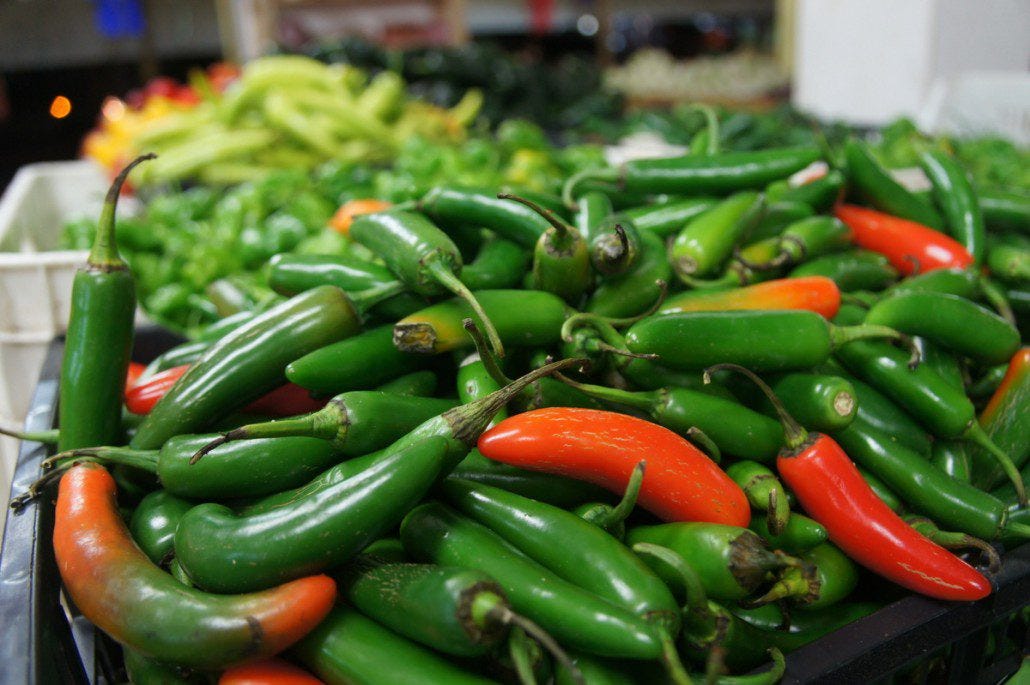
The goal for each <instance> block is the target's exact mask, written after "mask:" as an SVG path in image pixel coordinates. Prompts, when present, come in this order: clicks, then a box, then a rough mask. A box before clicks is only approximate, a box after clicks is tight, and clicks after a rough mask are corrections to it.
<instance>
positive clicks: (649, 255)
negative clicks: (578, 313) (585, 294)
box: [585, 230, 672, 318]
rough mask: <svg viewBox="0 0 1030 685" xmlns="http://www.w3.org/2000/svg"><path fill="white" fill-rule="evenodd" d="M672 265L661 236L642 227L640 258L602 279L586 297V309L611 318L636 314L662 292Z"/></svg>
mask: <svg viewBox="0 0 1030 685" xmlns="http://www.w3.org/2000/svg"><path fill="white" fill-rule="evenodd" d="M671 278H672V267H671V266H670V265H669V259H668V257H667V256H666V252H665V244H664V243H663V242H662V239H661V237H660V236H658V235H657V234H654V233H650V232H648V231H647V230H642V231H640V258H639V259H637V261H636V263H635V264H634V265H633V266H632V267H631V268H630V270H629V271H627V272H625V273H622V274H619V275H618V276H612V277H609V278H605V279H602V280H601V281H600V283H598V285H597V287H596V288H595V289H594V291H593V293H592V294H591V295H590V299H589V300H587V304H586V308H585V309H586V311H588V312H590V313H592V314H597V315H599V316H606V317H612V318H625V317H630V316H636V315H638V314H640V313H642V312H644V311H646V310H647V308H648V307H649V306H650V305H651V304H653V303H654V302H655V301H657V300H658V298H659V297H660V296H661V294H662V285H661V284H662V283H668V282H669V280H670V279H671Z"/></svg>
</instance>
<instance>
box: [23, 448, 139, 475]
mask: <svg viewBox="0 0 1030 685" xmlns="http://www.w3.org/2000/svg"><path fill="white" fill-rule="evenodd" d="M158 455H159V452H158V451H157V450H130V449H124V448H120V447H83V448H80V449H74V450H68V451H66V452H59V453H57V454H55V455H53V456H52V457H47V458H46V459H44V460H43V461H42V462H40V464H39V465H40V467H42V468H43V469H44V470H48V469H51V468H54V467H57V468H60V467H62V466H63V465H64V464H65V463H67V462H68V461H69V460H72V461H74V460H75V459H77V458H79V457H90V461H96V462H99V463H101V464H120V465H121V466H131V467H132V468H135V469H139V470H141V471H146V472H147V473H153V474H156V473H157V461H158Z"/></svg>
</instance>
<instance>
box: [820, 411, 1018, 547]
mask: <svg viewBox="0 0 1030 685" xmlns="http://www.w3.org/2000/svg"><path fill="white" fill-rule="evenodd" d="M834 437H835V438H836V440H837V441H838V442H839V443H840V445H841V446H842V447H843V448H844V450H845V451H846V452H847V453H848V455H849V456H850V457H851V458H852V459H853V460H854V461H855V463H856V464H858V465H859V466H861V467H863V468H865V469H868V470H869V471H870V472H871V473H872V474H873V475H875V476H876V477H877V478H880V479H883V480H884V481H885V483H886V485H887V487H889V488H890V489H891V490H892V491H895V492H897V493H898V494H899V495H900V496H901V497H902V498H903V499H904V501H905V502H906V503H907V504H908V505H909V506H911V507H912V508H913V509H915V510H916V511H919V512H921V513H923V514H926V515H927V516H929V517H931V518H932V519H934V520H935V521H940V522H941V523H942V524H943V525H945V526H948V527H949V528H955V529H957V530H961V531H963V532H966V533H969V534H970V535H975V536H976V537H980V538H985V539H987V540H993V539H995V538H997V537H998V535H1000V534H1001V532H1002V531H1003V530H1004V529H1005V528H1006V524H1007V517H1006V506H1005V504H1004V503H1003V502H1001V501H1000V500H998V499H997V498H995V497H992V496H991V495H989V494H988V493H986V492H983V491H982V490H979V489H977V488H975V487H973V486H972V485H970V484H969V483H964V482H962V481H960V480H957V479H955V478H951V477H950V476H949V475H948V474H946V473H944V472H943V471H941V470H940V469H938V468H936V467H935V466H934V465H933V464H931V463H930V462H929V461H927V460H926V459H925V458H924V457H923V456H922V455H919V454H917V453H915V452H912V451H911V450H909V449H908V448H906V447H904V446H902V445H900V444H897V443H894V442H893V441H892V440H891V436H889V435H885V434H884V433H882V432H880V431H879V430H877V429H876V428H875V427H873V426H870V425H866V424H865V422H864V421H863V419H862V417H861V416H858V417H856V418H855V421H854V422H852V424H851V425H850V426H848V427H847V428H845V429H844V430H842V431H838V432H837V433H835V434H834Z"/></svg>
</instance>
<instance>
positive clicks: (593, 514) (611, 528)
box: [572, 461, 646, 540]
mask: <svg viewBox="0 0 1030 685" xmlns="http://www.w3.org/2000/svg"><path fill="white" fill-rule="evenodd" d="M645 465H646V464H645V462H643V461H642V462H640V463H639V464H637V465H636V466H635V467H634V468H633V473H632V474H630V477H629V482H628V483H626V490H625V492H623V493H622V499H620V500H619V503H618V504H616V505H615V506H612V505H611V504H608V503H607V502H587V503H586V504H582V505H580V506H578V507H576V508H575V509H573V511H572V513H574V514H575V515H576V516H578V517H580V518H581V519H583V520H584V521H586V522H587V523H590V524H592V525H595V526H597V527H598V528H600V529H601V530H603V531H604V532H606V533H608V534H609V535H611V536H612V537H613V538H615V539H616V540H622V539H623V538H624V537H626V519H627V518H628V517H629V515H630V514H632V513H633V509H634V507H636V506H637V498H638V497H639V496H640V486H641V485H642V484H643V482H644V467H645Z"/></svg>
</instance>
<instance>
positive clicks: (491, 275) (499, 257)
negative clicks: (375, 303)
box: [396, 236, 529, 319]
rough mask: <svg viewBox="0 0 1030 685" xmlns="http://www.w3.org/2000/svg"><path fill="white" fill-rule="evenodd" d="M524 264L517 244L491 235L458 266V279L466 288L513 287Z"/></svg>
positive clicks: (526, 263)
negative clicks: (468, 260) (462, 264)
mask: <svg viewBox="0 0 1030 685" xmlns="http://www.w3.org/2000/svg"><path fill="white" fill-rule="evenodd" d="M527 266H529V254H528V253H527V252H526V251H525V250H524V249H522V247H521V246H520V245H519V244H518V243H514V242H512V241H510V240H506V239H504V238H499V237H497V236H494V237H493V238H490V239H489V240H487V241H486V242H485V243H483V246H482V247H480V248H479V252H477V253H476V257H475V259H473V260H472V261H471V262H469V263H467V264H465V265H464V266H462V267H461V274H460V277H461V282H462V283H464V284H465V285H467V286H468V288H469V290H503V289H505V288H515V287H517V286H518V284H519V283H521V282H522V277H523V275H524V274H525V273H526V267H527ZM409 313H410V312H409ZM404 316H407V314H404ZM396 318H398V319H399V318H401V317H399V316H398V317H396Z"/></svg>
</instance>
